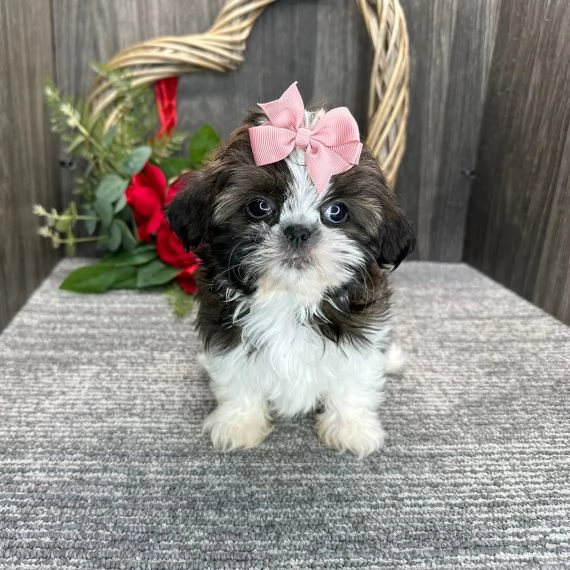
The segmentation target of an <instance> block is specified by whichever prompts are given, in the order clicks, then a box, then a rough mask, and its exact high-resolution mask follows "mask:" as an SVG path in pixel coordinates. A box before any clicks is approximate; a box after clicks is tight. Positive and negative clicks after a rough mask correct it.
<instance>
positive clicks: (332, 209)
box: [323, 202, 348, 224]
mask: <svg viewBox="0 0 570 570" xmlns="http://www.w3.org/2000/svg"><path fill="white" fill-rule="evenodd" d="M323 218H324V220H325V221H326V222H329V224H341V223H342V222H344V221H345V220H346V218H348V208H347V207H346V206H345V205H344V204H343V203H342V202H334V203H333V204H330V205H329V206H328V207H327V209H326V210H325V211H324V212H323Z"/></svg>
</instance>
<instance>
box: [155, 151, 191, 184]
mask: <svg viewBox="0 0 570 570" xmlns="http://www.w3.org/2000/svg"><path fill="white" fill-rule="evenodd" d="M160 168H161V169H162V171H163V172H164V174H165V176H166V180H172V178H175V177H176V176H178V175H179V174H180V173H181V172H184V171H185V170H191V169H192V164H190V161H189V160H188V159H187V158H184V157H182V156H173V157H170V158H165V159H164V160H161V161H160Z"/></svg>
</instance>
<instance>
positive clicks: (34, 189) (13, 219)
mask: <svg viewBox="0 0 570 570" xmlns="http://www.w3.org/2000/svg"><path fill="white" fill-rule="evenodd" d="M50 12H51V2H50V0H16V1H11V0H9V1H6V0H4V1H2V2H0V78H1V81H0V330H2V328H3V327H4V326H5V325H6V324H7V323H8V321H9V320H10V319H11V318H12V316H13V315H14V313H15V312H16V311H17V310H18V309H19V308H20V307H21V305H22V304H23V303H24V302H25V301H26V299H27V298H28V296H29V295H30V293H31V292H32V291H33V290H34V289H35V288H36V287H37V285H38V284H39V282H40V281H41V280H42V279H43V278H44V277H45V276H46V275H47V273H48V272H49V270H50V269H51V267H52V266H53V265H54V263H55V261H56V260H57V258H58V255H57V253H56V252H55V251H54V250H53V249H52V248H51V246H50V245H49V244H48V243H47V242H46V241H44V240H41V239H40V238H39V237H38V235H37V220H36V218H35V217H34V216H33V215H32V206H33V204H35V203H48V204H53V205H55V206H57V205H59V203H60V194H59V183H58V180H57V178H56V175H57V171H56V168H57V167H56V154H55V152H54V151H55V144H54V142H55V141H54V139H53V137H52V136H51V134H50V132H49V126H48V121H47V117H46V110H45V108H44V105H43V95H42V88H43V85H44V81H45V80H46V79H48V78H50V77H53V60H52V55H53V50H52V28H51V21H52V20H51V13H50Z"/></svg>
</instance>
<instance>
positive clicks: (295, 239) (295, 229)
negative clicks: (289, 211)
mask: <svg viewBox="0 0 570 570" xmlns="http://www.w3.org/2000/svg"><path fill="white" fill-rule="evenodd" d="M283 233H284V234H285V237H286V238H287V239H288V240H289V241H290V242H291V244H292V245H294V246H295V247H299V246H300V245H301V244H302V243H303V242H305V241H307V240H308V239H309V238H310V237H311V230H310V228H308V227H307V226H303V225H301V224H291V225H290V226H287V227H286V228H285V229H284V230H283Z"/></svg>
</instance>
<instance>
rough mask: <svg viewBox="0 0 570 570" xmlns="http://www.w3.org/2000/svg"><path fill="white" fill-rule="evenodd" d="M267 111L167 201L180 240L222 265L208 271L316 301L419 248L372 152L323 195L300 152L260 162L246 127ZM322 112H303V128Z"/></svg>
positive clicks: (245, 287) (236, 283)
mask: <svg viewBox="0 0 570 570" xmlns="http://www.w3.org/2000/svg"><path fill="white" fill-rule="evenodd" d="M264 118H265V117H264V115H263V114H261V113H258V112H253V113H251V114H250V115H249V116H248V117H247V119H246V121H245V122H244V124H243V125H242V126H241V127H240V128H239V129H238V130H237V131H236V132H235V133H234V134H233V135H232V137H231V140H230V142H229V144H228V146H227V147H225V148H223V149H221V150H220V151H219V152H218V154H217V155H216V156H215V157H214V159H213V161H212V162H211V163H210V165H209V166H208V167H207V168H206V169H205V170H204V172H203V173H201V175H200V176H199V177H197V178H195V179H193V181H192V182H191V183H190V187H188V188H186V189H185V190H184V191H182V192H180V193H179V194H178V195H177V196H176V197H175V199H174V200H173V201H172V203H171V204H170V206H169V207H168V210H167V218H168V220H169V222H170V224H171V226H172V228H173V230H174V231H175V232H176V234H177V235H178V236H179V237H180V239H181V240H182V242H183V243H184V245H185V246H186V247H187V248H188V249H190V248H195V247H197V246H198V245H200V244H203V245H205V248H206V252H205V255H206V257H207V258H208V259H209V262H210V263H211V264H213V265H215V266H216V274H215V275H214V274H211V275H210V278H216V279H223V280H225V282H226V284H227V285H228V286H229V287H231V288H233V289H235V290H237V291H249V292H251V291H258V292H259V293H260V294H271V293H272V292H274V291H288V292H291V293H294V294H295V295H298V296H299V297H300V298H306V299H311V300H318V299H320V298H321V297H322V295H323V293H324V292H325V291H330V290H334V289H336V288H338V287H341V286H343V285H344V284H346V283H348V282H350V281H354V280H356V281H358V282H364V281H365V270H366V268H367V267H368V266H369V264H370V263H378V264H379V265H381V266H385V267H386V266H392V267H396V266H397V265H398V264H399V263H400V262H401V261H402V260H403V259H404V257H406V255H407V254H408V253H409V252H410V251H411V250H412V248H413V231H412V228H411V226H410V224H409V222H408V221H407V220H406V218H405V217H404V216H403V214H402V212H401V211H400V209H399V208H398V206H397V205H396V201H395V197H394V195H393V193H392V192H391V191H390V190H389V189H388V188H387V185H386V181H385V179H384V177H383V175H382V173H381V171H380V169H379V167H378V164H377V162H376V160H375V159H374V158H373V156H372V155H371V154H370V152H369V151H368V150H366V149H364V150H363V153H362V156H361V159H360V163H359V164H358V165H357V166H355V167H353V168H352V169H350V170H349V171H347V172H345V173H343V174H339V175H336V176H334V177H333V178H332V179H331V183H330V185H329V187H328V189H327V190H326V191H325V192H323V193H321V194H319V193H318V192H317V190H316V189H315V187H314V185H313V183H312V182H311V179H310V178H309V177H308V174H307V170H306V167H305V165H304V154H303V153H302V152H300V151H294V152H293V154H291V155H290V156H289V157H287V158H286V159H285V160H283V161H280V162H278V163H275V164H270V165H267V166H261V167H260V166H256V165H255V163H254V160H253V155H252V152H251V147H250V141H249V134H248V128H249V127H251V126H255V125H258V124H261V123H262V122H263V120H264ZM316 118H317V114H316V113H310V112H307V113H306V119H305V125H306V126H307V127H310V126H311V125H312V123H313V122H314V121H315V120H316ZM206 265H207V264H206Z"/></svg>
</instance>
